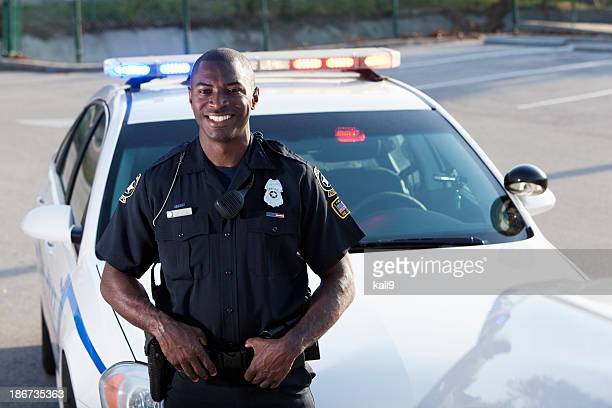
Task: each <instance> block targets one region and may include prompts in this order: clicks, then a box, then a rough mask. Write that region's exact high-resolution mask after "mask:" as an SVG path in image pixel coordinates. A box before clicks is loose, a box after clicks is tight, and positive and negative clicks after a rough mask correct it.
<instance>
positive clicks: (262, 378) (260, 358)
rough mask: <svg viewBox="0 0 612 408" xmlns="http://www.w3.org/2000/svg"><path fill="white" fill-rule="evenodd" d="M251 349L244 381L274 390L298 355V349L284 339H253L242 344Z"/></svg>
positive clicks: (299, 351)
mask: <svg viewBox="0 0 612 408" xmlns="http://www.w3.org/2000/svg"><path fill="white" fill-rule="evenodd" d="M244 345H245V347H251V348H252V349H253V361H251V365H250V366H249V368H248V369H247V371H246V373H245V374H244V379H245V380H247V381H248V382H250V383H253V384H255V385H258V386H260V387H261V388H276V387H278V385H279V384H280V383H281V382H282V381H283V380H284V379H285V377H286V376H287V374H288V373H289V370H291V367H292V366H293V362H294V361H295V359H296V358H297V357H298V356H299V355H300V353H301V350H300V349H299V347H295V346H292V345H290V344H289V343H288V342H287V341H286V340H284V339H282V338H281V339H262V338H260V337H254V338H250V339H248V340H247V341H246V342H245V343H244Z"/></svg>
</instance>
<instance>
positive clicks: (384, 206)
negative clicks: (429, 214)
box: [353, 191, 427, 215]
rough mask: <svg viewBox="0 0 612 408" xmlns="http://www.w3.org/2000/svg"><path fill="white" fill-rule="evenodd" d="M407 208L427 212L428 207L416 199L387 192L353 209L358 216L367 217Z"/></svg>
mask: <svg viewBox="0 0 612 408" xmlns="http://www.w3.org/2000/svg"><path fill="white" fill-rule="evenodd" d="M406 207H408V208H417V209H420V210H427V207H425V206H424V205H423V203H422V202H420V201H419V200H417V199H416V198H414V197H411V196H409V195H406V194H403V193H398V192H395V191H385V192H384V193H380V194H376V195H373V196H371V197H368V198H366V199H365V200H363V201H362V202H360V203H359V204H357V205H355V206H354V207H353V212H354V213H356V214H362V215H365V214H372V213H375V212H379V211H384V210H388V209H390V208H406Z"/></svg>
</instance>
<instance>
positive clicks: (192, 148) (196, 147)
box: [180, 132, 276, 175]
mask: <svg viewBox="0 0 612 408" xmlns="http://www.w3.org/2000/svg"><path fill="white" fill-rule="evenodd" d="M264 143H265V141H264V140H263V137H262V135H261V133H259V132H255V133H254V134H253V135H252V139H251V144H250V145H249V147H248V149H247V151H246V153H245V157H244V158H243V159H242V160H241V161H240V164H239V165H238V167H239V168H240V167H243V165H246V167H247V168H248V169H251V170H259V169H263V170H272V169H275V168H276V167H275V166H274V164H273V163H272V161H271V160H270V158H269V157H268V154H267V153H266V151H265V149H264V147H263V144H264ZM213 166H214V165H213V164H212V162H211V161H210V160H209V159H208V158H207V157H206V154H205V153H204V151H203V150H202V146H200V139H199V137H196V138H195V139H194V140H193V141H192V142H191V143H189V145H188V146H187V149H186V154H185V159H184V160H183V164H182V166H181V170H180V174H189V173H197V172H201V171H204V172H206V173H207V175H208V174H210V173H212V171H213V170H214V167H213Z"/></svg>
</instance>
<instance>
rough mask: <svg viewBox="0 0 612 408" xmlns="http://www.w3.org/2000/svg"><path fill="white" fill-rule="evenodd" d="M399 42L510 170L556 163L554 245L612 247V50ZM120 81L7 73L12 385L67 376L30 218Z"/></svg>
mask: <svg viewBox="0 0 612 408" xmlns="http://www.w3.org/2000/svg"><path fill="white" fill-rule="evenodd" d="M399 49H400V50H401V51H402V64H403V65H402V66H401V67H400V68H399V69H396V70H393V71H389V72H386V74H387V75H390V76H393V77H395V78H398V79H400V80H403V81H405V82H408V83H409V84H412V85H414V86H416V87H417V88H419V89H422V90H423V91H425V92H426V93H428V94H429V95H431V96H432V97H433V98H435V99H436V100H437V101H438V102H440V103H441V104H442V105H443V106H444V107H445V108H446V109H447V110H448V111H449V112H450V113H451V114H452V115H453V116H454V117H455V118H456V119H457V120H458V121H459V122H460V123H461V124H462V125H463V126H464V127H465V128H466V129H467V130H468V131H469V132H470V133H471V135H472V136H473V137H474V138H475V139H476V140H477V141H478V143H479V144H480V145H481V147H483V149H484V150H485V151H486V152H487V153H488V155H489V156H490V157H491V158H492V160H493V161H494V162H495V163H496V164H497V166H498V168H499V169H500V171H501V172H502V173H505V172H506V171H508V170H509V169H510V168H511V167H513V166H514V165H516V164H519V163H533V164H536V165H538V166H539V167H541V168H542V169H543V170H545V171H546V172H547V173H548V174H549V176H550V182H549V186H550V188H551V190H552V191H553V192H554V193H555V195H556V197H557V204H556V206H555V208H553V210H552V211H550V212H548V213H546V214H542V215H540V216H537V217H536V222H537V223H538V225H539V226H540V228H541V229H542V231H543V232H544V234H545V235H546V236H547V237H548V239H549V240H550V241H551V242H552V243H553V244H555V245H556V246H557V247H559V248H582V249H587V248H591V249H610V248H612V233H610V229H611V228H612V213H611V211H610V208H612V183H611V181H612V158H611V153H612V133H611V132H610V131H609V129H611V128H612V115H611V113H612V52H588V51H577V50H574V49H572V47H568V46H533V45H530V46H529V45H486V44H483V43H482V42H480V41H469V42H463V43H447V44H441V45H429V46H420V47H417V46H406V47H400V48H399ZM109 82H110V80H109V79H108V78H106V77H104V76H102V75H101V74H85V73H74V74H42V73H25V72H0V89H1V92H0V129H1V135H2V138H1V142H0V169H1V170H2V173H1V174H2V177H1V178H0V190H1V191H2V192H3V194H2V195H3V200H2V202H1V204H0V206H1V207H0V208H1V211H0V225H2V226H3V228H2V229H1V232H0V310H1V311H2V312H1V313H0V327H2V330H1V331H0V365H1V366H2V367H3V370H0V386H8V385H22V386H24V385H28V386H34V385H39V386H42V385H47V386H50V385H53V384H54V383H55V380H54V378H52V377H48V376H46V375H45V374H44V373H43V371H42V368H41V366H40V363H39V362H40V351H39V347H38V346H39V345H40V317H39V313H40V312H39V300H38V293H39V290H40V283H39V281H38V277H37V275H36V272H35V267H34V261H35V255H34V250H33V245H32V242H31V241H30V240H29V239H28V238H26V237H25V236H24V235H23V234H22V233H21V231H20V229H19V223H20V221H21V219H22V217H23V216H24V215H25V214H26V212H27V211H28V210H29V209H30V208H32V207H33V206H34V199H35V196H36V192H37V190H38V189H39V188H40V186H41V183H42V181H43V179H44V177H45V172H46V170H47V164H48V162H49V158H50V156H51V154H52V152H53V151H54V150H55V149H56V148H57V147H58V145H59V142H60V140H61V139H62V137H63V136H64V134H65V132H66V130H67V129H68V127H69V126H70V124H71V122H72V120H73V119H74V117H75V116H76V115H77V114H78V113H79V111H80V109H81V108H82V106H83V104H84V103H86V101H87V99H88V98H89V97H90V96H91V95H92V94H93V93H94V92H95V91H96V90H97V89H99V88H100V87H101V86H103V85H104V84H107V83H109ZM262 101H263V103H265V95H262ZM186 103H187V102H186ZM20 406H23V405H20ZM36 406H38V407H43V406H44V405H43V404H37V405H36Z"/></svg>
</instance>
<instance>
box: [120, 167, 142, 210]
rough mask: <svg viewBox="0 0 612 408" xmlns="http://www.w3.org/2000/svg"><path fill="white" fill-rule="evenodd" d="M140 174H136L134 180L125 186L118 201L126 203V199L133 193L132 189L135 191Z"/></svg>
mask: <svg viewBox="0 0 612 408" xmlns="http://www.w3.org/2000/svg"><path fill="white" fill-rule="evenodd" d="M141 175H142V174H140V173H139V174H138V175H137V176H136V178H135V179H134V181H132V182H131V183H130V185H129V186H127V188H126V189H125V191H124V192H123V194H121V197H119V202H120V203H122V204H125V203H127V199H128V198H130V197H131V196H132V194H134V191H136V186H137V185H138V182H139V181H140V176H141Z"/></svg>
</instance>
